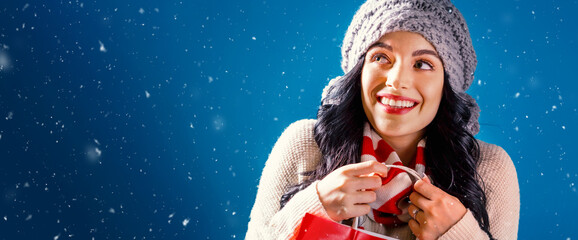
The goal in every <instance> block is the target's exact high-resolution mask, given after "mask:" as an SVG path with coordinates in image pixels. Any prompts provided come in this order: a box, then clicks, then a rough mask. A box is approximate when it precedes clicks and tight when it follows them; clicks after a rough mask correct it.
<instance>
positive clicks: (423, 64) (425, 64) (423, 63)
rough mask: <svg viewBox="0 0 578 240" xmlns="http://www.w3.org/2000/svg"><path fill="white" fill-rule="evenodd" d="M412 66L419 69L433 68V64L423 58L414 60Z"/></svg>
mask: <svg viewBox="0 0 578 240" xmlns="http://www.w3.org/2000/svg"><path fill="white" fill-rule="evenodd" d="M413 67H414V68H417V69H421V70H433V66H432V64H431V63H429V62H426V61H424V60H419V61H417V62H415V64H414V65H413Z"/></svg>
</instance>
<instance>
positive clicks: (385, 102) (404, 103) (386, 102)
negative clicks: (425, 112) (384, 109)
mask: <svg viewBox="0 0 578 240" xmlns="http://www.w3.org/2000/svg"><path fill="white" fill-rule="evenodd" d="M381 103H382V104H383V105H389V106H390V107H395V108H407V107H413V105H414V104H415V103H414V102H411V101H406V100H397V101H396V100H393V99H389V98H381Z"/></svg>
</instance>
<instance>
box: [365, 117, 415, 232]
mask: <svg viewBox="0 0 578 240" xmlns="http://www.w3.org/2000/svg"><path fill="white" fill-rule="evenodd" d="M424 147H425V141H424V140H423V139H422V140H421V141H420V142H419V143H418V145H417V154H416V158H415V161H412V162H411V163H410V164H409V166H408V167H409V168H411V169H414V170H415V171H416V172H417V173H418V175H419V176H424V175H425V174H424V173H425V159H424V156H423V149H424ZM361 161H362V162H365V161H378V162H381V163H384V164H385V165H397V166H403V163H402V162H401V160H400V159H399V156H398V155H397V153H396V152H395V151H394V150H393V148H391V147H390V146H389V145H388V144H387V143H386V142H385V141H384V140H383V139H382V138H381V137H380V136H379V134H377V133H376V132H375V131H374V130H373V129H372V128H371V125H370V124H369V123H365V127H364V129H363V145H362V150H361ZM412 191H413V181H412V178H411V177H410V175H409V174H408V173H407V172H406V171H404V170H402V169H398V168H393V167H390V168H389V170H388V173H387V177H385V178H382V185H381V187H380V188H378V189H376V190H375V193H376V194H377V200H376V201H375V202H373V203H370V204H369V205H370V206H371V208H372V211H370V213H369V214H368V215H369V217H370V218H371V219H373V220H374V221H375V222H378V223H381V224H385V225H396V224H401V223H407V222H409V220H410V219H411V216H410V215H409V213H408V211H407V207H408V206H409V194H410V193H411V192H412Z"/></svg>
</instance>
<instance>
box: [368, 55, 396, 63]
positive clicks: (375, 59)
mask: <svg viewBox="0 0 578 240" xmlns="http://www.w3.org/2000/svg"><path fill="white" fill-rule="evenodd" d="M371 61H372V62H378V63H381V64H388V63H391V61H389V59H388V58H387V56H385V54H382V53H378V54H375V55H373V57H372V58H371Z"/></svg>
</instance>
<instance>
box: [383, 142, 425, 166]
mask: <svg viewBox="0 0 578 240" xmlns="http://www.w3.org/2000/svg"><path fill="white" fill-rule="evenodd" d="M419 136H420V135H418V136H401V137H383V136H382V138H383V140H385V142H387V144H389V146H391V147H392V148H393V149H394V150H395V152H396V153H397V155H398V156H399V158H400V159H401V162H402V163H403V165H405V166H407V165H409V163H410V162H411V161H413V160H414V159H415V155H416V153H417V144H418V143H419V141H420V139H421V137H419Z"/></svg>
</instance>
